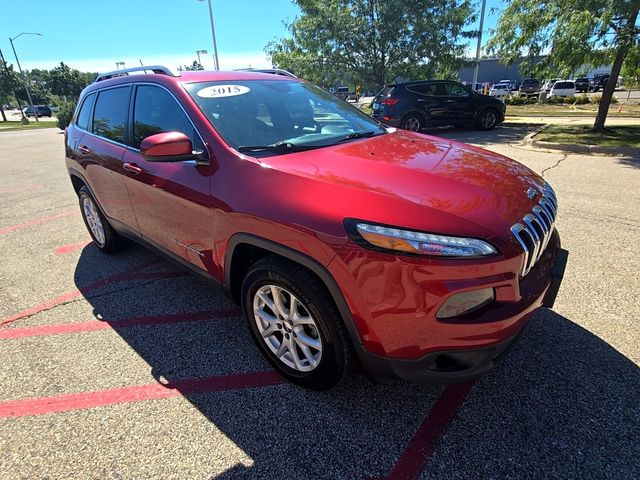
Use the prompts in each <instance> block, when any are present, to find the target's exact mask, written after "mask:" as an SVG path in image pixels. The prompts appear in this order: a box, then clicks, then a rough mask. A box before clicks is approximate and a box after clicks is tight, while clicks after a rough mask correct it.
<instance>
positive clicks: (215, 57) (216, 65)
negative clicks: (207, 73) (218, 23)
mask: <svg viewBox="0 0 640 480" xmlns="http://www.w3.org/2000/svg"><path fill="white" fill-rule="evenodd" d="M198 1H199V2H204V1H205V0H198ZM206 1H207V2H208V3H209V20H210V21H211V37H212V38H213V66H214V68H215V69H216V70H220V64H219V63H218V46H217V44H216V30H215V27H214V26H213V7H212V6H211V0H206Z"/></svg>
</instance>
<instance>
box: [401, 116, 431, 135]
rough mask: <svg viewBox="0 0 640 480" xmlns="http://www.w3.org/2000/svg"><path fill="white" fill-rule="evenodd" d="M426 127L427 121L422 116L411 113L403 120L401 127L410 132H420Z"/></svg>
mask: <svg viewBox="0 0 640 480" xmlns="http://www.w3.org/2000/svg"><path fill="white" fill-rule="evenodd" d="M424 126H425V121H424V118H423V117H422V115H420V114H418V113H410V114H408V115H407V116H406V117H404V118H403V119H402V123H401V124H400V127H401V128H403V129H404V130H409V131H410V132H419V131H420V130H422V129H423V128H424Z"/></svg>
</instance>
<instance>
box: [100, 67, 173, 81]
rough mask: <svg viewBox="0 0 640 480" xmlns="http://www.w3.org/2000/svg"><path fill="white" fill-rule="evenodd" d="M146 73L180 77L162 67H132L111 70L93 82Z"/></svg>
mask: <svg viewBox="0 0 640 480" xmlns="http://www.w3.org/2000/svg"><path fill="white" fill-rule="evenodd" d="M148 71H151V72H153V73H157V74H160V75H169V76H171V77H179V76H180V75H176V74H175V73H173V72H172V71H171V70H169V69H168V68H167V67H164V66H162V65H149V66H148V67H132V68H125V69H123V70H113V71H111V72H106V73H101V74H99V75H98V76H97V77H96V79H95V80H94V82H99V81H101V80H107V79H109V78H115V77H122V76H125V75H129V73H131V72H148Z"/></svg>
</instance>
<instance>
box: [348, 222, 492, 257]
mask: <svg viewBox="0 0 640 480" xmlns="http://www.w3.org/2000/svg"><path fill="white" fill-rule="evenodd" d="M351 225H352V227H351V230H353V228H355V230H356V232H357V234H358V235H359V236H360V237H361V238H362V239H363V240H364V241H365V242H366V243H368V244H369V245H373V246H374V247H378V248H383V249H386V250H395V251H400V252H407V253H415V254H420V255H431V256H436V257H485V256H489V255H496V254H497V253H498V252H497V250H496V249H495V248H493V247H492V246H491V245H489V244H488V243H487V242H484V241H482V240H478V239H476V238H463V237H449V236H446V235H435V234H432V233H422V232H413V231H411V230H401V229H399V228H392V227H383V226H381V225H372V224H369V223H362V222H357V223H355V224H351Z"/></svg>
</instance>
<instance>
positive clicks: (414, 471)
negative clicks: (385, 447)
mask: <svg viewBox="0 0 640 480" xmlns="http://www.w3.org/2000/svg"><path fill="white" fill-rule="evenodd" d="M473 385H474V383H473V382H468V383H461V384H458V385H450V386H448V387H446V388H445V389H444V392H442V395H440V398H438V401H437V402H436V404H435V405H434V406H433V408H432V409H431V411H430V412H429V414H428V415H427V417H426V418H425V420H424V421H423V422H422V424H421V425H420V426H419V427H418V430H417V431H416V433H415V434H414V435H413V437H412V438H411V440H410V441H409V444H408V445H407V448H406V449H405V450H404V452H402V454H401V455H400V458H398V461H397V462H396V464H395V465H394V466H393V469H392V470H391V473H389V474H388V475H386V476H384V477H381V479H380V480H415V479H417V478H419V477H420V474H421V473H422V471H423V470H424V468H425V466H426V465H427V463H428V462H429V460H430V459H431V457H432V456H433V452H434V449H435V441H436V440H437V439H438V437H440V436H441V435H442V433H443V432H444V430H445V429H446V428H447V426H448V425H449V423H451V421H452V420H453V419H454V417H455V416H456V415H457V413H458V411H459V410H460V407H461V406H462V404H463V403H464V400H465V398H467V395H468V394H469V392H470V391H471V388H472V387H473Z"/></svg>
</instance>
